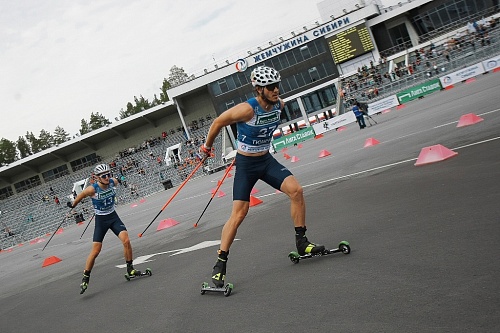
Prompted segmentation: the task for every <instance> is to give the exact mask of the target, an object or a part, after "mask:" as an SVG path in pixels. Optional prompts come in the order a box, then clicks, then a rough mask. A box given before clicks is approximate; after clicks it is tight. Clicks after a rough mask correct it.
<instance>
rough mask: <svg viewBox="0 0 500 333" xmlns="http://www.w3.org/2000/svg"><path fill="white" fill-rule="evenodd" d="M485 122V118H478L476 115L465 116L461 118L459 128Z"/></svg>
mask: <svg viewBox="0 0 500 333" xmlns="http://www.w3.org/2000/svg"><path fill="white" fill-rule="evenodd" d="M483 120H484V119H483V118H481V117H479V116H477V115H476V114H474V113H468V114H464V115H463V116H461V117H460V120H459V121H458V124H457V127H464V126H469V125H474V124H477V123H479V122H481V121H483Z"/></svg>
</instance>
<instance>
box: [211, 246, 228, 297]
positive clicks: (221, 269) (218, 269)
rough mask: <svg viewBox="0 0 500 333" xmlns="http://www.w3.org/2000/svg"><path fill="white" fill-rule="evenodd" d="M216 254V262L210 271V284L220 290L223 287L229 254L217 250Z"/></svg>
mask: <svg viewBox="0 0 500 333" xmlns="http://www.w3.org/2000/svg"><path fill="white" fill-rule="evenodd" d="M218 253H219V256H218V258H217V262H216V263H215V266H214V270H213V271H212V283H213V284H214V285H215V286H216V287H217V288H222V287H223V286H224V280H225V279H226V264H227V255H228V253H229V252H226V251H221V250H219V251H218Z"/></svg>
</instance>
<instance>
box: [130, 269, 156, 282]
mask: <svg viewBox="0 0 500 333" xmlns="http://www.w3.org/2000/svg"><path fill="white" fill-rule="evenodd" d="M135 272H136V273H135V274H129V273H125V279H127V281H130V280H131V279H134V278H136V277H139V276H151V275H153V272H152V271H151V269H150V268H146V270H145V271H144V272H141V271H135Z"/></svg>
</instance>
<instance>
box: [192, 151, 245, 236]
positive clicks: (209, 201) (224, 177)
mask: <svg viewBox="0 0 500 333" xmlns="http://www.w3.org/2000/svg"><path fill="white" fill-rule="evenodd" d="M234 161H236V159H234V160H233V161H232V162H231V165H229V167H228V168H227V170H226V172H224V176H223V177H222V179H221V180H220V182H219V184H218V185H217V188H216V189H215V191H214V193H212V197H211V198H210V200H208V203H207V205H206V206H205V209H204V210H203V212H201V215H200V217H199V218H198V221H196V223H195V224H194V227H195V228H196V227H197V226H198V222H200V220H201V217H202V216H203V214H205V211H206V210H207V208H208V206H209V205H210V203H211V202H212V199H213V198H214V197H215V194H216V193H217V191H218V190H219V188H220V187H221V185H222V183H223V182H224V179H226V177H227V174H228V173H229V171H230V170H231V168H232V167H233V164H234Z"/></svg>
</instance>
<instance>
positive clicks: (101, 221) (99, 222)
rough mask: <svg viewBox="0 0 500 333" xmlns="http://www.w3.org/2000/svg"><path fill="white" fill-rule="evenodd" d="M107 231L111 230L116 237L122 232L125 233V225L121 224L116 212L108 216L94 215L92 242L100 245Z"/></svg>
mask: <svg viewBox="0 0 500 333" xmlns="http://www.w3.org/2000/svg"><path fill="white" fill-rule="evenodd" d="M109 229H111V230H112V231H113V233H114V234H115V235H116V236H118V235H119V234H120V232H122V231H127V228H126V227H125V224H123V222H122V220H120V217H119V216H118V214H116V212H113V213H111V214H108V215H96V216H95V227H94V237H93V241H94V242H99V243H102V241H103V239H104V236H105V235H106V233H107V232H108V230H109Z"/></svg>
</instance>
